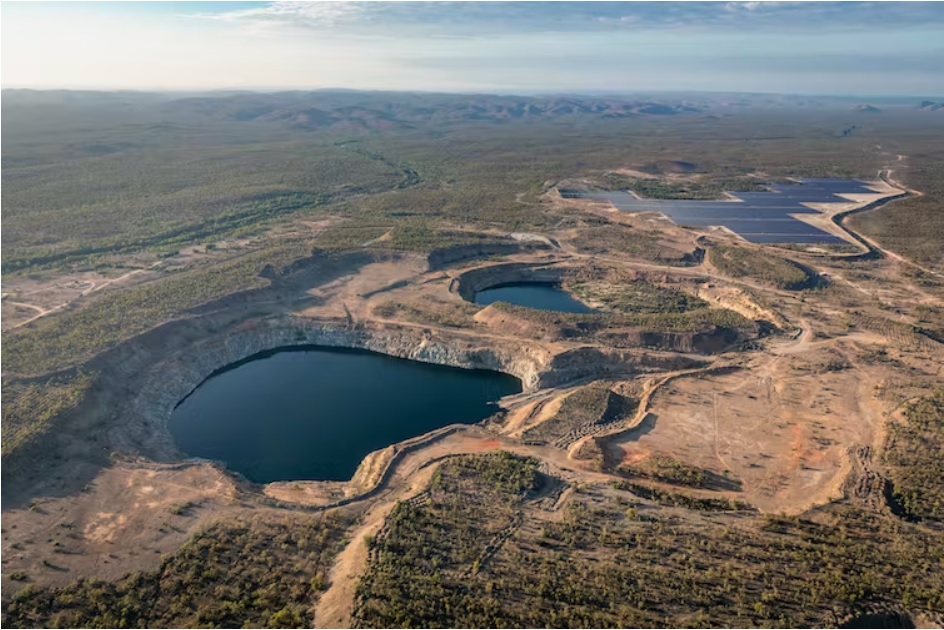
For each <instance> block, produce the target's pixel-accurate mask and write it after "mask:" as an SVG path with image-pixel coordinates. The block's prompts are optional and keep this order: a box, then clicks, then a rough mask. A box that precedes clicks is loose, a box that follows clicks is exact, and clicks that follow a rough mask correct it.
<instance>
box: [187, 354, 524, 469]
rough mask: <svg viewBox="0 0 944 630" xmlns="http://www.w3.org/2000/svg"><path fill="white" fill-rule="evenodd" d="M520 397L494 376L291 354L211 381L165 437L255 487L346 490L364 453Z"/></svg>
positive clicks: (364, 357)
mask: <svg viewBox="0 0 944 630" xmlns="http://www.w3.org/2000/svg"><path fill="white" fill-rule="evenodd" d="M520 391H521V382H520V381H519V380H518V379H516V378H514V377H512V376H508V375H507V374H500V373H498V372H490V371H486V370H463V369H459V368H452V367H446V366H441V365H431V364H428V363H419V362H416V361H408V360H405V359H397V358H394V357H389V356H386V355H382V354H377V353H373V352H365V351H358V350H342V349H327V348H312V347H308V348H291V349H285V350H281V351H275V352H273V353H265V354H262V355H258V356H257V357H254V358H250V359H249V360H247V361H245V362H242V363H239V364H236V365H234V366H233V367H232V368H228V369H226V370H225V371H222V372H220V373H217V374H215V375H214V376H211V377H210V378H209V379H207V380H206V381H205V382H204V383H203V384H202V385H200V386H199V387H198V388H197V389H196V390H194V392H193V393H192V394H191V395H190V396H188V397H187V398H186V399H184V400H183V402H181V403H180V405H178V407H177V409H175V410H174V413H173V415H172V416H171V419H170V431H171V434H172V435H173V438H174V441H175V442H176V444H177V447H178V448H179V449H180V450H182V451H183V452H185V453H187V454H188V455H191V456H195V457H204V458H208V459H216V460H222V461H224V462H226V465H227V466H228V467H229V468H231V469H232V470H235V471H237V472H240V473H242V474H243V475H245V476H246V477H247V478H248V479H250V480H252V481H255V482H258V483H267V482H270V481H284V480H291V479H333V480H347V479H350V478H351V476H352V475H353V474H354V471H355V470H356V468H357V466H358V464H360V462H361V460H362V459H363V458H364V456H365V455H367V454H368V453H370V452H371V451H374V450H376V449H378V448H383V447H385V446H388V445H390V444H393V443H395V442H399V441H401V440H404V439H406V438H410V437H414V436H417V435H422V434H423V433H426V432H427V431H430V430H432V429H435V428H438V427H441V426H445V425H447V424H453V423H456V422H462V423H474V422H478V421H480V420H483V419H484V418H486V417H488V416H490V415H491V414H493V413H495V412H496V411H497V410H498V407H497V405H496V404H495V403H496V401H498V399H499V398H501V397H502V396H505V395H508V394H514V393H518V392H520Z"/></svg>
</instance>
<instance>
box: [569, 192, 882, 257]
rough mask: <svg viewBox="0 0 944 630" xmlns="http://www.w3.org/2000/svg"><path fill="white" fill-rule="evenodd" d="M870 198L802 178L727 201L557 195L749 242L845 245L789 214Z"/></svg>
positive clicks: (613, 194) (612, 194)
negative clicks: (657, 215)
mask: <svg viewBox="0 0 944 630" xmlns="http://www.w3.org/2000/svg"><path fill="white" fill-rule="evenodd" d="M863 193H864V194H872V193H875V191H874V190H872V189H871V188H869V185H868V184H867V183H865V182H860V181H856V180H849V179H804V180H800V181H799V182H797V183H796V184H771V185H770V186H769V190H767V191H762V192H739V193H731V194H732V195H733V196H734V197H736V199H730V200H713V201H701V200H697V201H696V200H688V199H682V200H675V199H641V198H639V197H636V196H635V195H633V194H632V193H630V192H628V191H624V190H619V191H600V192H582V191H576V190H561V196H563V197H565V198H571V199H578V198H586V199H602V200H606V201H609V202H610V203H612V204H613V207H615V208H616V209H617V210H624V211H626V212H661V213H662V214H664V215H665V216H667V217H668V218H670V219H672V221H674V222H675V223H676V224H678V225H690V226H693V227H707V226H710V225H718V226H724V227H726V228H728V229H729V230H731V231H732V232H735V233H737V234H738V235H740V236H741V237H742V238H744V239H746V240H748V241H751V242H753V243H827V244H828V243H845V241H844V240H843V239H841V238H839V237H838V236H834V235H833V234H830V233H828V232H825V231H823V230H821V229H819V228H816V227H813V226H812V225H810V224H808V223H805V222H804V221H800V220H799V219H796V218H794V217H792V216H790V215H792V214H819V211H818V210H814V209H812V208H808V207H807V206H805V205H803V204H805V203H843V202H848V201H849V200H848V199H845V198H843V197H840V196H839V195H848V194H863Z"/></svg>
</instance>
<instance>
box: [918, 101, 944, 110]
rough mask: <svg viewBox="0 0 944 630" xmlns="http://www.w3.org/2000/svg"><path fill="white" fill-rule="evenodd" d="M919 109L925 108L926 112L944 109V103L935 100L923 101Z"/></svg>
mask: <svg viewBox="0 0 944 630" xmlns="http://www.w3.org/2000/svg"><path fill="white" fill-rule="evenodd" d="M918 109H923V110H924V111H926V112H936V111H938V110H940V109H944V103H938V102H935V101H921V103H920V104H919V105H918Z"/></svg>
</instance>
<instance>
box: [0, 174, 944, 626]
mask: <svg viewBox="0 0 944 630" xmlns="http://www.w3.org/2000/svg"><path fill="white" fill-rule="evenodd" d="M890 192H892V190H890V189H889V190H883V191H882V193H881V194H886V193H890ZM877 194H879V193H877ZM868 197H869V199H856V200H854V201H855V202H863V201H870V200H871V197H872V196H868ZM570 201H572V200H568V204H567V205H569V206H572V205H573V204H572V203H569V202H570ZM551 203H563V202H562V201H561V200H560V199H559V197H558V199H557V200H555V201H551ZM850 203H852V202H850ZM838 205H839V206H842V208H838V207H835V208H830V209H829V211H830V212H834V211H840V210H842V211H845V210H847V209H849V208H848V207H847V204H838ZM581 210H582V211H583V212H585V213H587V214H588V215H593V214H598V215H600V216H606V217H607V218H608V219H612V220H613V221H615V222H619V223H622V224H625V225H633V226H637V227H639V226H645V227H646V229H653V228H658V229H660V230H661V232H662V235H663V236H664V238H665V241H666V243H667V244H668V245H671V246H672V247H675V248H677V249H685V250H688V249H691V248H692V247H693V246H694V243H695V238H696V237H697V236H698V235H697V234H695V235H693V234H692V233H691V232H689V231H686V230H682V229H681V228H678V227H676V226H672V225H671V224H667V223H666V222H665V221H664V220H663V219H658V218H654V217H652V216H651V215H620V216H614V215H613V213H612V212H611V211H610V210H608V209H607V208H605V207H602V206H601V205H600V204H595V203H592V202H591V203H586V204H583V205H582V206H581ZM824 216H825V215H824ZM830 225H832V224H831V223H830ZM323 227H324V225H320V224H319V225H315V226H302V227H300V228H299V229H305V230H307V229H311V230H318V229H323ZM831 229H832V228H831ZM578 232H579V229H575V228H570V227H568V228H562V229H561V230H558V231H553V232H549V233H547V234H544V235H537V236H539V237H541V238H548V239H549V241H548V242H551V243H559V244H560V247H559V248H558V247H551V248H549V249H545V250H540V251H536V252H530V253H521V254H515V255H511V256H506V257H504V258H503V259H502V260H501V261H494V260H490V261H481V260H479V261H475V260H472V261H468V262H466V263H460V264H456V265H453V266H451V267H448V268H447V269H445V270H430V269H429V267H428V264H427V261H426V259H425V257H423V256H420V255H403V256H399V257H397V258H396V259H391V260H379V261H378V262H374V263H371V264H368V265H365V266H362V267H357V268H352V269H351V270H350V271H349V273H345V274H341V275H340V276H338V277H336V278H334V279H331V280H328V281H326V282H317V283H312V284H311V285H310V286H304V287H302V288H301V289H300V290H299V292H298V293H296V294H293V295H291V296H288V297H286V298H284V299H273V300H272V301H271V302H267V303H264V304H263V303H261V302H260V303H259V304H256V305H254V306H255V308H256V310H257V311H258V310H259V309H268V310H269V311H270V312H282V313H284V312H291V313H293V314H294V315H295V316H297V317H301V318H306V317H308V318H337V319H340V320H342V321H343V320H347V323H348V325H349V326H351V327H356V326H357V325H359V324H368V323H369V324H373V325H378V324H380V325H382V324H391V325H394V324H395V325H397V326H401V327H404V328H405V329H414V330H416V332H417V335H418V336H422V335H423V334H427V333H428V331H431V330H432V331H435V330H442V331H449V332H450V333H454V334H457V335H458V334H461V335H466V336H468V337H470V338H471V337H474V338H476V339H479V340H484V341H485V342H488V343H492V344H495V345H496V346H498V345H501V344H506V343H509V342H512V341H514V342H515V343H520V342H521V339H520V338H519V337H518V336H517V335H516V334H514V333H512V332H509V331H508V330H501V329H495V328H489V327H488V326H487V325H485V324H481V323H476V319H475V318H474V317H473V315H474V314H475V312H476V311H477V310H478V309H476V308H473V307H472V306H471V305H469V304H468V303H467V302H465V301H463V300H462V299H461V297H459V296H458V295H457V294H456V293H455V290H454V281H455V280H456V279H457V278H458V277H459V276H460V275H461V274H462V273H464V272H467V271H469V270H470V269H473V268H479V267H481V268H487V267H490V266H493V265H495V264H497V263H499V262H500V263H501V264H504V263H510V262H522V263H541V264H554V265H563V266H578V267H579V266H581V265H586V264H589V263H593V264H602V263H606V264H608V265H616V266H619V268H621V269H623V270H627V271H646V272H661V273H664V274H667V275H669V274H671V275H672V276H673V277H679V278H689V279H692V280H693V281H694V282H693V284H692V286H695V287H700V288H697V289H696V290H697V291H698V294H699V296H700V297H702V298H703V299H706V300H709V301H711V302H714V303H715V304H717V305H721V306H725V307H727V308H732V309H734V310H737V311H738V312H741V313H742V314H745V315H747V316H748V317H757V318H763V319H767V320H769V321H771V322H772V323H773V324H774V325H776V326H777V327H779V328H780V329H781V332H780V333H778V334H777V335H775V336H773V337H770V338H767V339H764V340H761V341H759V342H758V346H757V347H756V348H755V349H753V350H750V351H744V352H738V351H730V352H724V353H720V354H717V355H714V356H711V357H701V359H703V360H705V361H707V366H706V367H704V368H697V369H688V370H681V371H676V372H671V371H664V372H661V373H654V374H640V375H637V376H635V377H630V378H616V379H614V380H613V382H612V383H611V385H610V387H611V389H612V391H614V392H623V394H624V395H625V396H627V397H630V398H633V399H634V400H636V401H637V402H638V408H637V409H636V410H635V411H634V412H633V413H631V414H629V415H627V416H626V417H623V418H618V419H616V420H615V421H614V422H613V424H612V425H607V426H606V427H604V428H603V429H600V430H598V429H597V428H592V429H591V430H590V431H591V432H589V433H585V434H583V435H581V436H578V439H575V440H574V441H573V442H572V443H571V444H570V445H569V446H567V447H566V448H565V447H556V446H553V445H539V444H531V443H524V442H523V441H522V437H523V436H524V434H525V432H526V431H528V430H529V429H532V428H534V427H536V426H538V425H540V424H541V423H543V422H546V421H548V420H551V419H553V418H554V417H555V416H556V415H557V414H558V413H559V411H560V409H561V406H562V403H563V400H564V398H565V397H566V396H568V395H572V394H573V393H574V392H575V391H577V390H578V389H579V388H580V387H583V386H585V385H586V384H587V383H569V384H565V385H562V386H561V387H556V388H546V389H542V390H537V391H531V392H525V393H524V394H523V395H521V396H518V397H512V398H510V399H508V400H506V401H504V403H505V406H506V408H507V412H506V413H505V414H504V416H503V417H501V418H498V419H493V421H492V422H490V423H488V424H487V425H485V426H474V427H466V428H457V429H455V430H448V431H439V432H432V433H431V434H428V435H427V436H425V437H420V438H416V439H414V440H412V441H411V445H410V448H411V450H408V451H406V450H404V451H402V452H400V451H396V452H395V449H385V450H384V451H381V452H378V453H375V454H373V455H372V456H370V457H369V458H368V459H367V460H365V462H364V464H363V465H362V467H361V469H360V470H359V471H358V473H357V474H356V475H355V478H354V479H353V480H352V481H351V482H350V483H327V482H304V481H299V482H296V483H279V484H271V485H270V486H268V487H265V488H258V487H254V486H249V485H248V484H245V483H243V482H240V481H238V480H237V479H236V478H234V477H233V476H232V475H230V474H228V473H226V472H225V471H222V470H220V469H219V468H218V467H216V466H215V465H211V464H209V463H206V462H193V461H180V462H179V463H177V464H158V463H155V462H153V461H148V460H146V459H144V458H140V457H136V456H135V454H134V453H131V454H129V455H131V456H124V457H117V458H114V459H113V460H112V461H111V463H110V464H109V465H107V466H104V467H101V468H100V469H97V470H96V471H95V472H94V473H93V475H92V479H91V481H90V482H88V483H81V484H79V483H78V482H75V481H72V478H71V477H70V478H68V479H65V478H64V479H59V480H55V481H49V482H48V484H47V485H46V486H42V485H40V486H37V487H36V489H35V491H34V496H35V498H34V499H33V501H32V504H31V505H20V506H17V507H14V508H11V509H5V510H4V512H3V540H2V549H3V576H4V577H3V586H4V589H3V591H4V598H7V597H9V596H10V595H11V594H12V593H13V592H15V591H16V590H18V589H20V588H22V586H23V584H22V583H19V582H14V581H12V580H11V579H10V578H9V577H8V576H10V575H11V573H13V572H17V571H22V572H24V573H26V574H27V575H28V576H29V578H30V581H31V582H33V583H36V584H39V585H44V584H49V585H61V584H65V583H67V582H70V581H72V580H74V579H75V578H77V577H80V576H81V577H97V578H102V579H115V578H118V577H120V576H122V575H124V574H126V573H127V572H130V571H135V570H142V569H150V568H154V567H156V566H157V565H158V563H159V562H160V558H161V555H162V554H166V553H171V552H173V551H174V550H176V549H178V548H179V547H180V546H181V544H183V543H184V542H185V541H186V540H187V539H188V538H190V537H191V536H192V535H193V534H194V533H195V532H197V531H199V530H201V529H203V528H205V527H206V526H207V525H208V524H210V523H211V522H214V521H217V520H223V519H226V518H229V517H231V516H234V515H237V514H240V513H243V512H246V511H252V510H270V509H292V504H296V505H306V506H308V509H312V508H315V509H333V508H334V507H335V506H338V505H341V504H342V503H343V504H344V505H345V506H346V508H345V509H352V510H356V511H360V513H361V514H362V516H361V518H360V520H359V523H358V524H357V525H356V526H355V528H354V529H353V530H352V531H351V532H350V533H349V536H348V539H349V541H350V542H349V543H348V545H347V546H346V547H345V549H344V550H343V551H342V552H341V553H340V554H339V555H338V557H337V559H336V561H335V564H334V568H333V570H332V572H331V575H330V586H329V589H328V590H327V591H326V592H325V593H324V595H323V596H322V597H321V598H320V600H319V601H318V602H317V603H316V604H315V606H314V615H315V622H316V625H317V626H318V627H345V626H346V625H347V624H349V622H350V613H351V607H352V605H353V599H354V591H355V588H356V585H357V581H358V579H359V577H360V575H361V573H362V571H363V569H364V565H365V562H366V559H367V544H366V538H365V537H366V536H373V535H375V534H376V533H377V532H378V531H379V530H380V529H381V527H382V526H383V523H384V520H385V518H386V517H387V515H388V514H389V513H390V510H391V509H392V508H393V507H394V505H395V504H396V502H397V501H399V500H406V499H408V498H410V497H411V496H414V495H416V494H417V493H419V492H421V491H422V490H423V489H424V488H425V487H426V485H427V483H428V481H429V479H430V477H431V475H432V474H433V472H434V471H435V468H436V466H437V465H438V462H441V461H442V460H443V459H445V458H448V457H451V456H454V455H456V454H461V453H476V452H486V451H492V450H497V449H504V450H509V451H512V452H515V453H520V454H523V455H530V456H534V457H537V458H538V459H540V460H541V461H542V463H543V465H545V466H547V467H549V468H550V469H551V470H553V471H554V474H555V475H557V476H559V477H561V478H562V479H564V480H565V481H567V482H568V483H581V482H607V481H612V480H614V479H617V477H616V476H615V475H614V473H613V471H611V470H606V469H602V470H601V468H600V466H599V464H598V463H597V462H595V461H594V460H593V459H592V458H586V457H584V455H585V452H586V450H587V447H589V446H592V445H593V444H597V445H599V446H600V448H601V449H602V451H603V454H604V455H605V456H606V457H605V458H604V459H609V460H611V461H615V462H625V463H630V464H634V463H639V462H643V461H645V460H646V459H647V458H648V457H650V456H652V455H653V454H663V455H669V456H671V457H674V458H676V459H678V460H681V461H683V462H686V463H687V464H690V465H693V466H697V467H700V468H704V469H707V470H709V471H713V472H716V473H718V474H721V475H725V476H727V477H729V478H735V479H737V480H739V481H740V482H741V487H740V489H739V490H722V491H711V490H690V491H689V490H686V491H687V492H690V494H693V495H696V496H721V497H726V498H736V499H738V500H740V501H746V502H748V503H751V504H753V505H754V506H756V507H757V508H758V509H759V510H760V511H762V512H772V513H787V514H798V513H801V512H803V511H804V510H807V509H809V508H810V507H812V506H815V505H820V504H823V503H825V502H828V501H830V500H832V499H835V498H838V497H840V496H842V494H843V492H844V488H843V484H844V482H845V481H846V478H847V476H848V474H849V471H850V469H851V468H852V463H851V460H850V453H851V452H852V451H853V450H854V449H856V448H857V447H861V446H872V447H874V448H878V447H880V445H881V442H882V438H883V427H884V424H885V422H886V421H887V418H888V417H889V416H890V415H891V414H893V413H895V410H896V409H899V408H900V406H901V404H902V402H903V401H905V400H907V399H909V398H910V397H912V396H914V395H917V394H918V393H920V392H921V391H923V390H924V389H925V388H926V387H928V386H929V385H930V384H933V383H934V382H940V379H941V376H942V369H944V345H942V344H940V343H937V342H935V341H933V340H930V339H928V338H926V337H923V336H921V335H918V334H916V333H915V332H914V331H913V330H912V328H911V326H912V324H914V323H915V322H916V321H917V319H916V314H915V311H914V309H915V307H917V306H920V305H931V306H941V305H944V291H942V290H940V287H935V286H933V285H930V286H919V285H918V284H917V283H915V282H913V281H911V280H909V279H908V277H907V275H906V274H904V273H903V270H905V269H907V268H909V267H910V266H911V265H910V263H908V262H907V261H902V260H900V259H899V258H897V257H895V256H893V255H888V256H886V257H885V258H883V259H881V260H878V261H868V262H865V261H863V262H862V263H861V264H859V263H847V262H845V261H843V260H842V257H835V258H833V257H827V256H822V255H819V254H814V253H811V254H809V255H806V254H803V253H797V254H796V256H797V258H798V259H799V260H802V262H804V263H805V264H807V265H808V266H810V267H811V268H813V269H814V270H816V271H818V272H820V273H822V274H824V275H825V276H826V277H828V278H829V279H830V284H829V286H828V287H826V288H825V289H821V290H819V293H816V294H810V293H803V294H800V293H797V292H790V291H783V290H778V289H774V288H772V287H771V286H769V285H765V284H764V283H763V282H762V281H758V280H752V279H744V278H728V277H725V276H724V274H722V273H720V272H719V271H718V270H717V269H715V268H713V267H712V266H711V265H710V264H708V263H700V264H694V265H691V266H688V267H678V266H666V265H663V264H660V263H658V262H653V261H651V260H649V261H647V260H642V259H637V260H632V259H629V258H627V257H626V256H621V255H613V254H603V255H589V254H582V253H580V251H578V249H577V248H576V247H574V246H573V245H572V240H573V238H574V237H575V236H576V235H577V233H578ZM708 232H709V233H711V234H712V236H713V238H718V236H719V233H718V232H717V231H714V230H710V231H708ZM721 237H722V238H727V239H733V237H731V236H730V235H727V236H725V235H723V234H722V235H721ZM749 247H750V246H749ZM205 254H206V255H216V254H213V253H211V254H207V253H206V252H204V253H202V254H201V253H199V252H188V253H184V254H181V255H182V256H185V255H191V256H193V255H205ZM804 256H805V257H804ZM154 273H159V269H155V268H151V269H147V268H140V269H137V270H132V271H128V272H125V273H124V274H121V275H117V276H113V277H111V278H105V277H103V276H92V275H88V276H82V277H74V278H72V277H70V278H64V279H63V278H60V279H57V280H55V281H36V282H34V283H32V284H30V282H29V281H24V282H23V283H20V284H18V285H17V286H15V287H5V291H8V293H5V295H4V299H3V316H4V326H5V327H7V326H8V325H9V326H10V327H14V326H17V325H22V324H23V323H24V322H25V321H26V320H28V319H29V318H30V317H36V316H41V315H42V314H43V313H45V312H49V311H50V310H53V309H55V308H58V307H61V306H60V305H63V307H64V305H67V304H69V303H70V302H71V301H73V300H75V299H78V298H81V297H82V296H84V295H88V293H89V292H92V291H97V290H107V289H108V288H109V287H112V286H113V285H117V284H119V283H122V282H134V281H139V280H141V279H142V278H143V277H146V276H147V275H148V274H154ZM758 294H759V295H761V296H762V297H763V300H762V301H758V300H756V299H754V298H753V297H752V296H753V295H758ZM391 303H396V304H402V305H407V306H410V307H412V308H414V309H415V312H407V311H397V312H396V314H394V315H387V316H385V315H382V314H379V313H378V310H379V311H381V312H386V311H384V310H383V309H384V308H385V307H387V306H389V305H390V304H391ZM892 308H894V309H896V310H895V311H892V310H891V309H892ZM8 313H9V318H8ZM451 318H454V319H456V321H460V322H464V324H463V325H462V326H460V327H457V326H454V325H450V324H449V323H448V322H449V321H452V319H451ZM463 318H466V319H463ZM443 322H446V323H443ZM586 343H592V342H575V341H572V340H566V339H551V340H545V341H542V342H540V343H538V342H535V346H536V347H537V346H540V347H541V348H542V349H544V350H545V351H547V352H551V353H555V352H561V351H564V350H567V349H572V348H576V347H580V346H582V345H586ZM879 350H881V351H883V352H884V353H885V354H883V355H882V356H883V357H884V358H882V359H881V360H878V359H876V358H875V357H876V356H877V355H876V352H878V351H879ZM647 352H649V353H650V354H653V355H656V354H658V353H657V352H655V351H647ZM718 368H730V369H727V370H719V369H718ZM163 438H164V439H165V441H166V436H163ZM89 448H90V449H92V448H97V449H98V450H99V451H100V450H101V446H99V445H98V444H94V445H91V446H89ZM397 453H400V454H399V455H398V454H397ZM51 465H54V466H59V464H51ZM388 467H389V469H388ZM60 470H66V469H65V468H61V469H60ZM51 477H52V475H51ZM566 497H567V495H566V493H565V494H564V495H562V496H561V498H560V499H559V500H558V501H559V502H565V501H566ZM276 500H277V501H280V502H282V503H281V504H279V505H278V507H276V504H275V501H276ZM549 518H550V517H549Z"/></svg>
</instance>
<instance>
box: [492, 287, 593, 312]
mask: <svg viewBox="0 0 944 630" xmlns="http://www.w3.org/2000/svg"><path fill="white" fill-rule="evenodd" d="M492 302H507V303H509V304H516V305H518V306H527V307H528V308H536V309H539V310H542V311H557V312H559V313H592V312H593V309H592V308H590V307H589V306H587V305H586V304H584V303H583V302H581V301H579V300H578V299H576V298H575V297H574V296H572V295H571V294H570V293H568V292H567V291H564V290H563V289H561V288H560V287H559V286H557V285H554V284H551V283H548V282H510V283H508V284H499V285H496V286H494V287H491V288H489V289H485V290H483V291H479V292H478V293H476V294H475V303H476V304H482V305H483V306H484V305H486V304H491V303H492Z"/></svg>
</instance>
